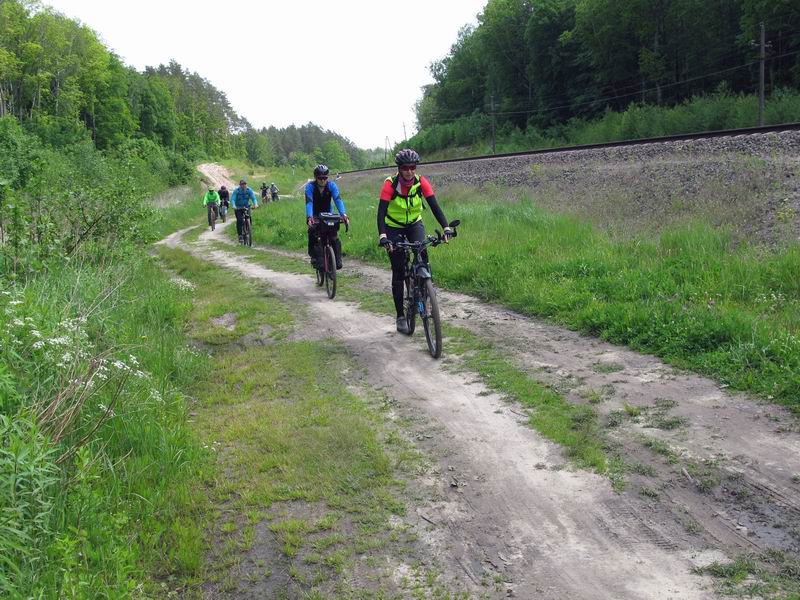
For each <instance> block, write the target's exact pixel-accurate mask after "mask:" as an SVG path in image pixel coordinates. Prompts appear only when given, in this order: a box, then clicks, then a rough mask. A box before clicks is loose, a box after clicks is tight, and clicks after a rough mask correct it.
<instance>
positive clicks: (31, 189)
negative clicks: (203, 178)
mask: <svg viewBox="0 0 800 600" xmlns="http://www.w3.org/2000/svg"><path fill="white" fill-rule="evenodd" d="M312 128H313V126H312ZM316 129H318V128H316ZM253 132H254V130H253V129H252V127H251V126H250V125H249V123H248V122H247V121H246V120H245V119H243V118H242V117H240V116H239V115H237V114H236V113H235V111H234V110H233V109H232V108H231V106H230V104H229V102H228V100H227V98H226V96H225V94H224V92H222V91H220V90H219V89H217V88H215V87H214V86H213V85H212V84H211V83H209V82H208V81H207V80H205V79H203V78H202V77H201V76H200V75H198V74H196V73H190V72H188V71H187V70H185V69H184V68H183V67H181V65H179V64H177V63H176V62H174V61H173V62H170V63H169V64H167V65H160V66H158V67H154V68H149V67H148V68H146V69H145V70H144V71H143V72H139V71H137V70H135V69H133V68H131V67H129V66H127V65H125V64H124V63H123V62H122V61H121V60H120V59H119V57H117V56H116V55H114V54H113V53H112V52H111V51H110V50H109V49H108V48H107V47H105V46H104V44H103V43H101V42H100V41H99V40H98V37H97V35H96V34H95V33H94V32H92V31H91V30H90V29H88V28H87V27H85V26H83V25H81V24H80V23H77V22H75V21H74V20H71V19H68V18H66V17H64V16H63V15H60V14H58V13H56V12H54V11H52V10H50V9H47V8H43V7H42V6H41V5H40V4H38V3H32V2H25V1H17V0H4V1H2V2H0V596H2V597H3V598H30V597H41V598H56V597H69V598H84V597H86V598H88V597H92V598H95V597H99V596H103V597H110V598H124V597H131V596H136V597H144V596H150V597H152V596H158V595H159V594H160V592H158V591H156V592H154V589H157V588H156V587H155V586H157V585H159V584H158V583H157V582H158V579H157V578H156V577H154V575H159V574H167V573H177V574H184V575H185V574H191V573H193V572H195V571H196V570H197V568H198V567H199V565H200V562H201V558H202V543H201V540H202V536H201V535H199V531H198V527H199V524H198V523H199V519H198V518H197V514H196V511H197V510H198V507H199V502H200V501H201V499H198V498H196V497H195V491H196V490H197V487H198V481H199V480H200V481H201V480H202V479H203V478H204V477H205V475H204V473H205V468H206V465H207V461H206V459H205V456H206V455H207V451H206V450H204V449H203V448H202V447H201V445H200V444H198V443H197V441H196V440H195V439H194V434H193V433H192V432H191V430H190V427H189V425H188V424H187V412H188V410H189V409H188V400H187V398H188V396H187V394H188V393H190V392H191V390H192V385H193V382H194V381H196V380H197V376H198V373H200V372H201V371H204V370H205V369H207V368H208V357H207V356H206V355H205V354H204V353H201V352H197V351H193V350H189V349H187V347H186V345H185V339H184V334H183V332H184V329H185V328H186V326H187V323H188V321H189V320H190V316H191V312H190V311H191V305H190V300H191V297H192V288H191V285H190V284H188V283H187V282H186V281H184V280H181V279H174V280H170V278H169V277H168V276H166V275H165V274H164V273H163V271H162V269H160V268H159V267H158V265H157V264H155V263H154V261H153V259H152V258H151V257H150V256H149V255H148V253H147V252H146V247H147V245H148V244H149V243H150V242H152V241H154V240H156V239H158V238H159V237H162V236H163V235H164V234H165V233H167V232H169V231H171V230H172V229H175V228H177V227H178V226H182V225H183V224H185V222H186V219H187V218H188V217H191V216H194V217H198V216H199V214H198V213H199V212H200V211H201V210H202V207H200V206H198V205H197V204H199V203H194V204H193V205H191V206H190V207H189V208H187V207H186V206H179V205H175V204H174V203H173V202H171V201H168V200H167V201H163V200H162V201H160V202H159V205H160V206H162V205H163V207H162V208H160V209H156V208H155V207H154V203H153V202H152V201H151V200H150V199H151V198H154V197H155V196H157V195H161V196H162V197H164V196H165V194H169V195H171V194H170V192H169V190H178V188H175V187H174V186H180V188H179V192H177V193H179V195H182V196H183V197H196V198H199V196H200V186H199V181H198V179H197V177H196V175H194V174H193V173H194V168H193V165H194V164H195V163H196V162H197V161H198V160H199V159H200V158H204V157H220V158H221V157H229V158H232V159H237V158H238V159H242V158H245V157H246V156H248V155H249V151H248V139H250V138H251V137H252V136H253ZM334 137H336V135H335V134H333V133H330V132H323V134H321V137H317V138H315V140H314V143H318V144H320V146H321V147H322V148H325V147H326V146H325V142H326V141H327V140H328V139H329V138H330V139H333V138H334ZM337 139H338V138H337ZM312 150H313V148H312ZM332 150H333V149H331V151H332Z"/></svg>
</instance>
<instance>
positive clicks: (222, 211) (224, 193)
mask: <svg viewBox="0 0 800 600" xmlns="http://www.w3.org/2000/svg"><path fill="white" fill-rule="evenodd" d="M217 193H218V194H219V216H220V217H222V222H223V223H224V222H225V219H226V217H227V216H228V207H229V206H230V204H231V202H230V200H231V195H230V193H229V192H228V188H226V187H225V186H224V185H223V186H222V187H221V188H219V191H218V192H217Z"/></svg>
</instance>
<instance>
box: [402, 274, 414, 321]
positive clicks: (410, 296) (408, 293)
mask: <svg viewBox="0 0 800 600" xmlns="http://www.w3.org/2000/svg"><path fill="white" fill-rule="evenodd" d="M403 312H404V314H405V318H406V325H408V335H412V334H413V333H414V328H415V327H416V325H417V305H416V302H414V284H413V283H412V281H411V277H406V283H405V297H404V298H403Z"/></svg>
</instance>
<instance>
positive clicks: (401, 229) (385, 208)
mask: <svg viewBox="0 0 800 600" xmlns="http://www.w3.org/2000/svg"><path fill="white" fill-rule="evenodd" d="M394 162H395V163H396V164H397V174H396V175H394V176H393V177H387V178H386V181H384V183H383V188H382V189H381V194H380V197H379V199H378V236H379V237H378V243H379V244H380V245H381V246H382V247H384V248H386V250H387V251H388V252H389V260H390V262H391V263H392V298H393V299H394V307H395V309H396V311H397V319H396V325H397V331H399V332H400V333H405V334H408V333H409V330H408V324H407V323H406V320H405V317H404V316H403V283H404V281H403V277H404V275H405V270H406V265H405V254H404V253H403V252H401V251H397V252H395V251H394V250H393V247H392V244H393V243H394V242H397V241H398V240H401V239H403V238H405V239H406V240H408V241H409V242H421V241H423V240H424V239H425V227H424V226H423V224H422V210H423V208H424V204H423V198H424V199H425V201H427V203H428V206H430V208H431V212H432V213H433V216H434V217H435V218H436V220H437V221H438V222H439V225H441V226H442V228H443V229H444V240H443V241H444V242H445V243H447V240H449V239H450V236H451V235H452V231H451V229H450V227H449V225H448V224H447V219H446V218H445V216H444V213H443V212H442V209H441V207H440V206H439V203H438V202H437V201H436V195H435V194H434V193H433V187H431V184H430V182H428V180H427V179H426V178H425V177H422V176H420V175H417V164H418V163H419V154H417V153H416V152H415V151H414V150H411V149H410V148H406V149H404V150H401V151H400V152H398V153H397V155H396V156H395V158H394Z"/></svg>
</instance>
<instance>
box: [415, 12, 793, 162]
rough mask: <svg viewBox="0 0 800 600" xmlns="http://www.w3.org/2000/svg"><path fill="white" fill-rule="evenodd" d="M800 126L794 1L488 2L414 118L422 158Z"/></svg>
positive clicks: (441, 66)
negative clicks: (763, 95)
mask: <svg viewBox="0 0 800 600" xmlns="http://www.w3.org/2000/svg"><path fill="white" fill-rule="evenodd" d="M762 21H763V22H764V24H765V28H766V40H767V43H768V53H767V61H766V84H767V93H768V97H769V98H770V105H771V106H768V109H767V112H766V115H765V121H766V122H767V123H777V122H787V121H797V120H800V96H798V94H797V91H796V90H797V88H798V84H800V67H798V65H800V10H798V8H797V6H796V4H794V3H791V2H769V1H766V0H735V1H732V2H723V3H709V2H702V1H701V0H682V1H680V2H663V1H661V0H637V1H635V2H615V1H613V0H489V1H488V2H487V4H486V7H485V8H484V10H483V12H482V13H481V14H480V15H479V17H478V24H477V26H475V27H471V26H467V27H465V28H463V29H462V30H461V32H460V33H459V36H458V39H457V40H456V42H455V44H453V46H452V48H451V50H450V52H449V54H448V55H447V56H446V57H445V58H443V59H442V60H440V61H437V62H435V63H433V65H432V66H431V74H432V75H433V78H434V83H433V84H432V85H430V86H428V87H426V88H425V89H424V93H423V96H422V98H421V99H420V101H419V102H418V104H417V106H416V113H417V122H418V127H419V132H418V133H417V134H416V135H415V136H413V137H412V138H411V139H410V140H408V141H407V143H408V144H409V145H411V146H413V147H415V148H417V149H419V150H420V151H421V152H423V153H425V154H430V153H433V152H438V151H443V150H446V151H447V152H446V154H447V153H449V154H453V153H454V151H453V150H452V148H453V147H456V146H476V148H475V149H476V150H483V151H486V150H488V149H489V148H490V147H491V142H490V138H491V135H492V126H493V125H492V122H493V120H494V124H495V127H496V138H497V142H498V146H499V149H500V150H521V149H527V148H534V147H551V146H556V145H563V144H573V143H592V142H602V141H612V140H618V139H626V138H633V137H647V136H652V135H665V134H671V133H686V132H690V131H701V130H710V129H725V128H733V127H744V126H753V125H756V124H757V118H758V98H757V96H756V95H754V94H755V93H756V92H757V90H758V73H759V64H758V57H759V49H758V48H757V47H755V46H754V44H753V43H752V42H754V41H757V40H758V39H759V36H760V23H761V22H762Z"/></svg>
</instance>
